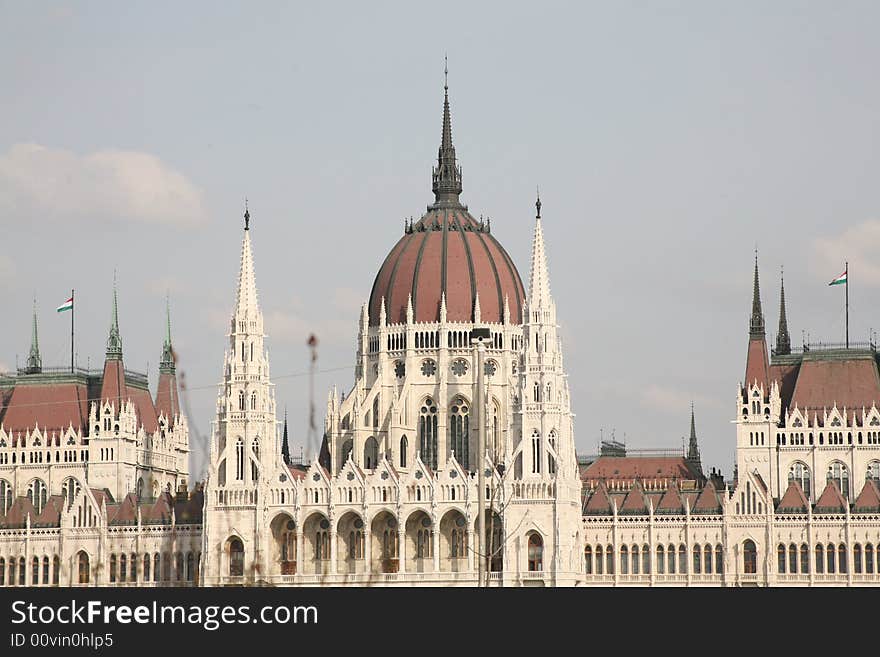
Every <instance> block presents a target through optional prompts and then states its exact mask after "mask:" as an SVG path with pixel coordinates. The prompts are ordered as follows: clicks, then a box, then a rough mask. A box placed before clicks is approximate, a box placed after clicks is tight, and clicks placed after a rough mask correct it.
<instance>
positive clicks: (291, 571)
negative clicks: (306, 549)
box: [271, 513, 297, 575]
mask: <svg viewBox="0 0 880 657" xmlns="http://www.w3.org/2000/svg"><path fill="white" fill-rule="evenodd" d="M271 529H272V538H273V543H274V547H275V549H274V552H273V556H274V559H273V564H274V565H275V574H279V575H295V574H296V549H297V546H296V522H295V521H294V520H293V518H292V517H291V516H290V515H289V514H287V513H281V514H279V515H277V516H275V518H274V519H273V520H272V524H271Z"/></svg>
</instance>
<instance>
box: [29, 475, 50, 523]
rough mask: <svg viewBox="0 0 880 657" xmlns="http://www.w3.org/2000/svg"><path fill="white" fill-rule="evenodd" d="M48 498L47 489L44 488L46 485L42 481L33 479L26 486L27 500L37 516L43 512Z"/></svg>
mask: <svg viewBox="0 0 880 657" xmlns="http://www.w3.org/2000/svg"><path fill="white" fill-rule="evenodd" d="M48 497H49V489H48V488H46V483H45V482H44V481H43V480H42V479H34V480H33V481H32V482H31V483H30V484H29V485H28V492H27V498H28V499H29V500H30V502H31V504H33V505H34V510H35V511H36V512H37V515H39V514H40V513H42V512H43V509H44V508H45V507H46V500H47V499H48Z"/></svg>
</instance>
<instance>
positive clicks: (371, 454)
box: [364, 436, 379, 470]
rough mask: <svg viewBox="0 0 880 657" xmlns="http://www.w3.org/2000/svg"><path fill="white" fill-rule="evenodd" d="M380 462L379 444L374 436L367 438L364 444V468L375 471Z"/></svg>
mask: <svg viewBox="0 0 880 657" xmlns="http://www.w3.org/2000/svg"><path fill="white" fill-rule="evenodd" d="M378 462H379V443H378V442H377V441H376V438H375V437H374V436H370V437H369V438H367V442H366V443H364V467H365V468H366V469H367V470H373V469H374V468H375V467H376V465H377V463H378Z"/></svg>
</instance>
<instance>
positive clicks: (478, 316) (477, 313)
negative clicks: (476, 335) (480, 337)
mask: <svg viewBox="0 0 880 657" xmlns="http://www.w3.org/2000/svg"><path fill="white" fill-rule="evenodd" d="M482 321H483V311H482V310H481V309H480V293H479V292H477V294H476V297H475V298H474V323H475V324H479V323H480V322H482Z"/></svg>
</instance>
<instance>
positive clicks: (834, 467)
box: [826, 461, 849, 499]
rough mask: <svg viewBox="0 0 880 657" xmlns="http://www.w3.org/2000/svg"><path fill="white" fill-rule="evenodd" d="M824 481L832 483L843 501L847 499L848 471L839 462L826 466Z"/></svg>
mask: <svg viewBox="0 0 880 657" xmlns="http://www.w3.org/2000/svg"><path fill="white" fill-rule="evenodd" d="M826 481H833V482H834V483H835V484H837V488H839V489H840V493H841V494H842V495H843V497H844V498H845V499H849V469H848V468H847V467H846V465H844V464H843V463H841V462H840V461H834V462H833V463H831V465H829V466H828V474H827V477H826Z"/></svg>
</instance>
